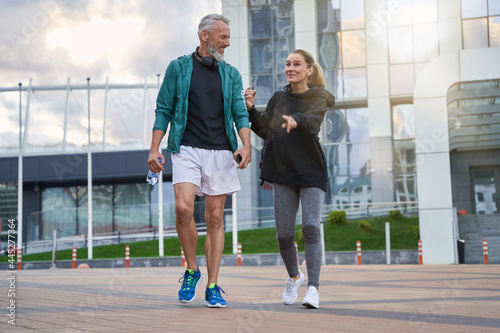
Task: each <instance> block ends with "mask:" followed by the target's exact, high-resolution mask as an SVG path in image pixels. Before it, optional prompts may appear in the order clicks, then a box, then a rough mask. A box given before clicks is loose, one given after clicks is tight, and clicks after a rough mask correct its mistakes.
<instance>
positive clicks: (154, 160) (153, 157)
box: [148, 150, 165, 173]
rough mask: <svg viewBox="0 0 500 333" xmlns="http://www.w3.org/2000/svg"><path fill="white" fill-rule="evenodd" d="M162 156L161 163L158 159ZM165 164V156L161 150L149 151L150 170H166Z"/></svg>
mask: <svg viewBox="0 0 500 333" xmlns="http://www.w3.org/2000/svg"><path fill="white" fill-rule="evenodd" d="M159 158H161V163H160V162H159V161H158V159H159ZM164 164H165V157H164V156H163V155H162V154H161V153H160V152H159V151H157V150H156V151H154V150H153V151H151V150H150V151H149V157H148V167H149V170H151V171H153V172H155V173H157V172H160V171H165V169H164V168H163V165H164Z"/></svg>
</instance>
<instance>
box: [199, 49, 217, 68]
mask: <svg viewBox="0 0 500 333" xmlns="http://www.w3.org/2000/svg"><path fill="white" fill-rule="evenodd" d="M199 49H200V47H199V46H197V47H196V51H194V52H195V54H196V56H197V57H198V58H200V59H201V63H202V64H203V65H204V66H206V67H208V68H210V69H217V68H218V67H219V62H218V61H217V60H215V59H214V58H212V57H202V56H201V55H200V53H199V52H198V50H199Z"/></svg>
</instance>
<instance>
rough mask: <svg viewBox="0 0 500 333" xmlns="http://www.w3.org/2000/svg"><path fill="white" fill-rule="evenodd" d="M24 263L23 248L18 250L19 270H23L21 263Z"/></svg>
mask: <svg viewBox="0 0 500 333" xmlns="http://www.w3.org/2000/svg"><path fill="white" fill-rule="evenodd" d="M22 262H23V248H20V249H18V250H17V270H18V271H20V270H21V268H22V267H21V263H22Z"/></svg>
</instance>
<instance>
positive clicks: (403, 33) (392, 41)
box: [389, 26, 413, 64]
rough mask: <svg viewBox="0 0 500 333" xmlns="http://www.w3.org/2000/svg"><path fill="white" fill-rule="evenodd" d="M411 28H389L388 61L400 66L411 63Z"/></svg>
mask: <svg viewBox="0 0 500 333" xmlns="http://www.w3.org/2000/svg"><path fill="white" fill-rule="evenodd" d="M412 41H413V38H412V27H411V26H402V27H391V28H389V61H390V63H391V64H400V63H405V62H412V61H413V42H412Z"/></svg>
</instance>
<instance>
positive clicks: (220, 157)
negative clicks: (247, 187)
mask: <svg viewBox="0 0 500 333" xmlns="http://www.w3.org/2000/svg"><path fill="white" fill-rule="evenodd" d="M171 156H172V183H173V185H175V184H178V183H191V184H194V185H196V186H198V190H197V191H196V195H198V196H200V197H202V196H203V195H205V194H206V195H221V194H233V193H234V192H236V191H239V190H241V187H240V181H239V179H238V175H237V174H236V170H237V165H236V163H235V162H234V160H233V153H232V152H231V151H229V150H210V149H202V148H193V147H189V146H181V147H180V150H179V153H177V154H171Z"/></svg>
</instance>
